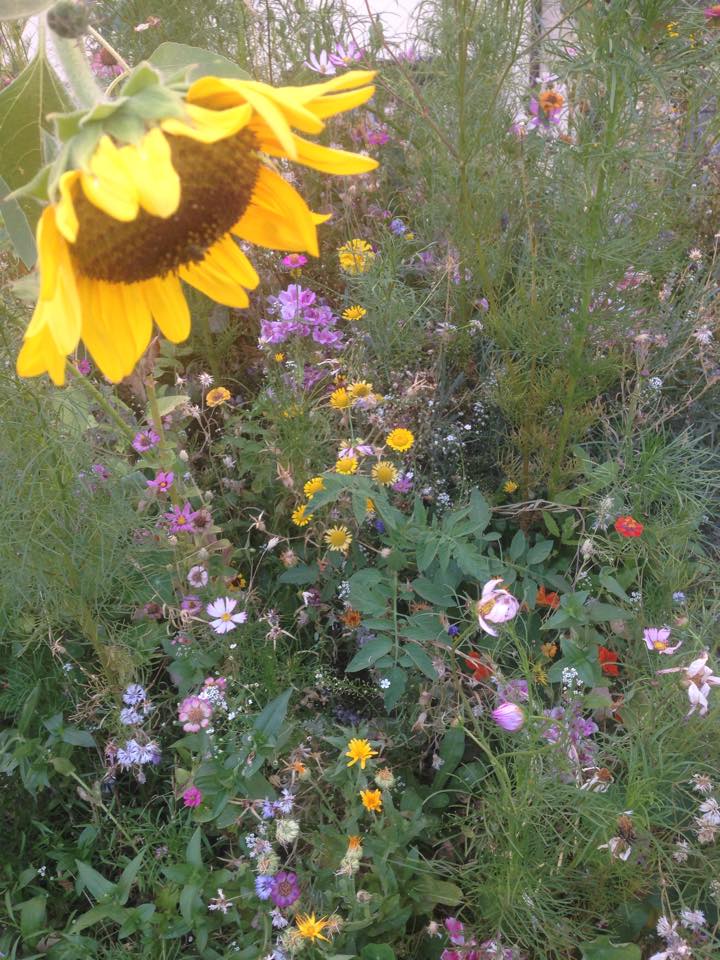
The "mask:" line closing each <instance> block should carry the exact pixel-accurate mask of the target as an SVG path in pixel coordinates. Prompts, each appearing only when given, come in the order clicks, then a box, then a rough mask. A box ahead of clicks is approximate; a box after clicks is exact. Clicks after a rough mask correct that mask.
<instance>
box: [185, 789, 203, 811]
mask: <svg viewBox="0 0 720 960" xmlns="http://www.w3.org/2000/svg"><path fill="white" fill-rule="evenodd" d="M202 798H203V795H202V790H198V788H197V787H195V786H192V787H188V788H187V790H186V791H185V793H183V803H184V804H185V806H186V807H199V806H200V804H201V803H202Z"/></svg>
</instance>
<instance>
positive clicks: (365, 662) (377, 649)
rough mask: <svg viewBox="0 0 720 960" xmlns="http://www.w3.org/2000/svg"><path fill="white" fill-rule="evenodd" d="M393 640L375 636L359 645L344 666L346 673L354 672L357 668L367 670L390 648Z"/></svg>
mask: <svg viewBox="0 0 720 960" xmlns="http://www.w3.org/2000/svg"><path fill="white" fill-rule="evenodd" d="M392 645H393V642H392V640H391V639H390V637H375V638H374V639H373V640H368V642H367V643H366V644H365V645H364V646H363V647H361V648H360V649H359V650H358V652H357V653H356V654H355V656H354V657H353V658H352V660H351V661H350V663H349V664H348V665H347V666H346V667H345V672H346V673H356V672H357V671H358V670H367V668H368V667H372V666H373V664H374V663H375V662H376V661H377V660H379V659H380V657H384V656H385V654H386V653H389V652H390V650H392Z"/></svg>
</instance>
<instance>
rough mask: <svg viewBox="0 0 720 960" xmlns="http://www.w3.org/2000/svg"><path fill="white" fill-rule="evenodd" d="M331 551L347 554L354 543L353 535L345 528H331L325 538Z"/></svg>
mask: <svg viewBox="0 0 720 960" xmlns="http://www.w3.org/2000/svg"><path fill="white" fill-rule="evenodd" d="M323 539H324V540H325V543H326V544H327V545H328V549H329V550H338V551H341V552H343V553H344V552H345V551H346V550H347V549H348V547H349V546H350V544H351V543H352V534H351V533H350V531H349V530H348V528H347V527H345V526H340V527H330V529H329V530H327V531H326V533H325V536H324V537H323Z"/></svg>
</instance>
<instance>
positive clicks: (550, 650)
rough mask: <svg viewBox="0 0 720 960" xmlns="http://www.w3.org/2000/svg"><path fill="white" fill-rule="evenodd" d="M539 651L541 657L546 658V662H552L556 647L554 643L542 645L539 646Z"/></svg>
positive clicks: (556, 650)
mask: <svg viewBox="0 0 720 960" xmlns="http://www.w3.org/2000/svg"><path fill="white" fill-rule="evenodd" d="M540 650H541V651H542V655H543V656H544V657H547V658H548V660H552V658H553V657H554V656H555V654H556V653H557V652H558V647H557V644H556V643H543V644H541V646H540Z"/></svg>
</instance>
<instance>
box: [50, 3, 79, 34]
mask: <svg viewBox="0 0 720 960" xmlns="http://www.w3.org/2000/svg"><path fill="white" fill-rule="evenodd" d="M47 23H48V26H49V27H50V29H51V30H53V31H54V32H55V33H56V34H57V35H58V36H59V37H64V38H65V39H66V40H77V39H79V38H80V37H82V36H84V34H85V33H86V32H87V28H88V15H87V10H86V9H85V5H84V4H82V3H75V2H74V0H60V3H56V4H55V6H54V7H53V8H52V10H48V15H47Z"/></svg>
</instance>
